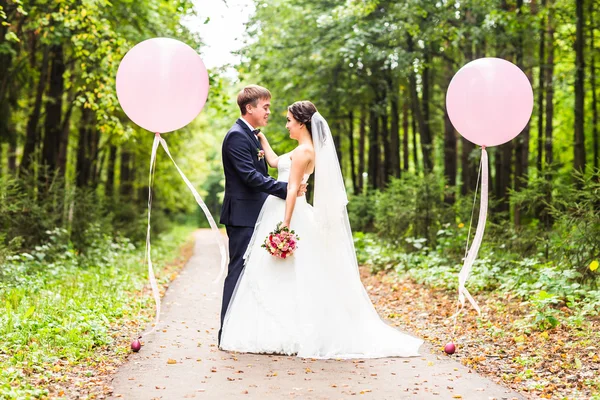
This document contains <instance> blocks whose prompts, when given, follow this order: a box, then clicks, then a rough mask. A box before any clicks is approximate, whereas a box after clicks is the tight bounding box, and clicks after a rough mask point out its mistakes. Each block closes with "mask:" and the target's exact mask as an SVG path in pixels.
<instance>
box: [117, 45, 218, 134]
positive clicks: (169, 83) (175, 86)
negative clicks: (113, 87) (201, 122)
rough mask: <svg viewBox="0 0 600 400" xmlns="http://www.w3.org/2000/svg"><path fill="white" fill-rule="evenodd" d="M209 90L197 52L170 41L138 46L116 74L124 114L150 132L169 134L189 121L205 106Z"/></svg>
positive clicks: (118, 95) (125, 58)
mask: <svg viewBox="0 0 600 400" xmlns="http://www.w3.org/2000/svg"><path fill="white" fill-rule="evenodd" d="M208 87H209V85H208V72H207V71H206V67H205V66H204V63H203V62H202V59H201V58H200V56H199V55H198V53H196V51H194V49H192V48H191V47H190V46H188V45H187V44H185V43H182V42H180V41H178V40H174V39H169V38H154V39H148V40H145V41H143V42H141V43H138V44H137V45H135V46H134V47H133V48H132V49H131V50H129V51H128V52H127V54H125V57H123V60H121V64H120V65H119V70H118V71H117V97H118V99H119V103H121V107H123V111H125V114H127V116H128V117H129V118H131V120H132V121H133V122H135V123H136V124H138V125H139V126H141V127H142V128H144V129H147V130H149V131H151V132H158V133H165V132H171V131H175V130H177V129H180V128H182V127H184V126H186V125H187V124H189V123H190V122H192V120H193V119H194V118H196V116H197V115H198V114H199V113H200V111H201V110H202V107H204V104H205V103H206V97H207V96H208Z"/></svg>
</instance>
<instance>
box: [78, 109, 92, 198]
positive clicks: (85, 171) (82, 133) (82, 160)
mask: <svg viewBox="0 0 600 400" xmlns="http://www.w3.org/2000/svg"><path fill="white" fill-rule="evenodd" d="M92 117H93V112H92V110H91V109H89V108H84V109H83V110H82V112H81V120H80V121H79V140H78V142H77V165H76V172H75V185H76V186H77V187H78V188H84V187H86V186H87V185H88V182H89V179H90V172H91V170H92V154H91V151H90V147H91V146H90V131H91V127H90V125H91V121H92Z"/></svg>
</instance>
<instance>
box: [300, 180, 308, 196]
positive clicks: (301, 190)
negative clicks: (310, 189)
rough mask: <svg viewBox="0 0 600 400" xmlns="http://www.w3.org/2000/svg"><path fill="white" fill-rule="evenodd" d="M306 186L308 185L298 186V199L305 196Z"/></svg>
mask: <svg viewBox="0 0 600 400" xmlns="http://www.w3.org/2000/svg"><path fill="white" fill-rule="evenodd" d="M307 186H308V183H303V184H302V185H300V187H299V188H298V197H301V196H304V195H305V194H306V187H307Z"/></svg>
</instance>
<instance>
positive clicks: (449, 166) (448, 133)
mask: <svg viewBox="0 0 600 400" xmlns="http://www.w3.org/2000/svg"><path fill="white" fill-rule="evenodd" d="M453 73H454V71H453V68H452V65H451V64H450V63H447V64H446V82H448V83H449V82H450V80H451V79H452V75H453ZM446 89H447V88H446ZM456 153H457V149H456V131H455V130H454V126H453V125H452V122H451V121H450V117H449V116H448V112H447V110H446V109H445V108H444V176H445V177H446V184H447V185H448V186H450V187H452V188H454V187H455V186H456V170H457V162H456ZM452 193H454V192H452ZM454 200H455V198H454V195H452V196H449V197H447V198H446V202H448V203H450V204H453V203H454Z"/></svg>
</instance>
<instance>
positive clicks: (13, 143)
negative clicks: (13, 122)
mask: <svg viewBox="0 0 600 400" xmlns="http://www.w3.org/2000/svg"><path fill="white" fill-rule="evenodd" d="M8 172H9V173H10V174H12V175H13V176H15V175H16V174H17V135H16V134H14V133H13V134H12V135H10V136H9V137H8Z"/></svg>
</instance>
